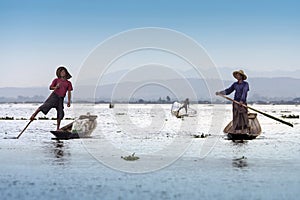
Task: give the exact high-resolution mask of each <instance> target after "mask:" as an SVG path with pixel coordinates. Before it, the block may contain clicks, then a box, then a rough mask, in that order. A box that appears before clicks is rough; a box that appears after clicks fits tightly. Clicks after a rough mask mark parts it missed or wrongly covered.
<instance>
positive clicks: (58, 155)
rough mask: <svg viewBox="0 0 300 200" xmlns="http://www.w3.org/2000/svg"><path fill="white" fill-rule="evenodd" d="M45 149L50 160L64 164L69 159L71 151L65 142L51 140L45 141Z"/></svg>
mask: <svg viewBox="0 0 300 200" xmlns="http://www.w3.org/2000/svg"><path fill="white" fill-rule="evenodd" d="M45 149H46V150H47V154H48V157H49V152H50V160H51V162H52V164H54V165H66V164H68V163H69V161H70V157H71V153H70V150H69V147H68V145H67V144H65V143H64V141H60V140H53V141H51V142H49V143H47V145H46V147H45Z"/></svg>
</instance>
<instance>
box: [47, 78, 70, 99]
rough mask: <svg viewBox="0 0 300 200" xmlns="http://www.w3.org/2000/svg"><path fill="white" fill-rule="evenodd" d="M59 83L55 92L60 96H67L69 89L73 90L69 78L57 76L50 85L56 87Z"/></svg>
mask: <svg viewBox="0 0 300 200" xmlns="http://www.w3.org/2000/svg"><path fill="white" fill-rule="evenodd" d="M57 84H59V88H57V89H56V90H55V91H54V92H55V94H57V95H58V96H60V97H65V96H66V93H67V91H72V90H73V87H72V83H71V82H70V81H68V80H65V79H62V78H56V79H54V80H53V81H52V83H51V85H50V87H55V86H57Z"/></svg>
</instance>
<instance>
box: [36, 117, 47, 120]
mask: <svg viewBox="0 0 300 200" xmlns="http://www.w3.org/2000/svg"><path fill="white" fill-rule="evenodd" d="M38 119H39V120H49V118H48V117H39V118H38Z"/></svg>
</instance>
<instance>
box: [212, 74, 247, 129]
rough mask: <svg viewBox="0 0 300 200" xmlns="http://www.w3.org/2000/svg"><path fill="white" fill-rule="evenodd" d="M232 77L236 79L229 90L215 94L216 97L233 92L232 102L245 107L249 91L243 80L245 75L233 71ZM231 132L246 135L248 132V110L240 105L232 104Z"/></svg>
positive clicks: (245, 77)
mask: <svg viewBox="0 0 300 200" xmlns="http://www.w3.org/2000/svg"><path fill="white" fill-rule="evenodd" d="M232 75H233V77H234V78H236V79H237V81H236V82H234V83H233V84H232V85H231V86H230V87H229V88H227V89H225V90H223V91H220V92H216V95H219V94H222V95H229V94H231V93H232V92H233V91H235V94H234V100H236V101H238V102H239V103H240V104H245V105H247V94H248V91H249V84H248V82H246V81H245V80H246V79H247V75H246V74H245V73H244V71H243V70H238V71H234V72H233V73H232ZM232 106H233V110H232V112H233V119H232V123H233V126H232V127H233V130H234V131H235V133H247V132H248V131H249V129H248V128H249V122H248V110H247V108H245V107H243V106H242V105H239V104H236V103H233V104H232Z"/></svg>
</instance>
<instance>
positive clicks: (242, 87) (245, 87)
mask: <svg viewBox="0 0 300 200" xmlns="http://www.w3.org/2000/svg"><path fill="white" fill-rule="evenodd" d="M234 90H235V94H234V100H236V101H242V102H244V103H246V102H247V93H248V91H249V84H248V83H247V82H246V81H243V82H241V83H239V82H238V81H237V82H234V83H233V84H232V85H231V86H230V87H229V88H227V89H225V90H224V91H222V93H223V94H225V95H228V94H231V93H232V92H233V91H234Z"/></svg>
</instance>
